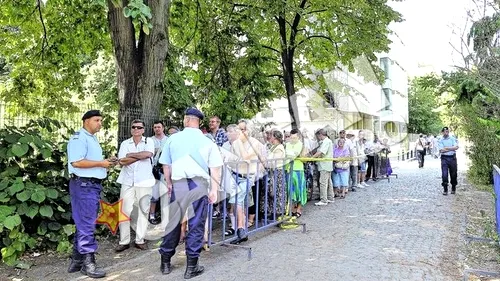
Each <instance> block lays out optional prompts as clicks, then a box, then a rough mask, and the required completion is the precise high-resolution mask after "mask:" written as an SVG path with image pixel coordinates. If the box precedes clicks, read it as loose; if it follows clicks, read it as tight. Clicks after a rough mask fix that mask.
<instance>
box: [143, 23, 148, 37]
mask: <svg viewBox="0 0 500 281" xmlns="http://www.w3.org/2000/svg"><path fill="white" fill-rule="evenodd" d="M142 31H144V33H145V34H146V35H149V26H148V25H147V24H144V25H143V26H142Z"/></svg>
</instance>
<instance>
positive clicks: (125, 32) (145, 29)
mask: <svg viewBox="0 0 500 281" xmlns="http://www.w3.org/2000/svg"><path fill="white" fill-rule="evenodd" d="M169 7H170V1H169V0H144V1H143V0H128V1H124V0H109V1H105V0H93V1H82V0H75V1H71V2H68V1H63V0H48V1H46V2H45V3H43V2H42V1H41V0H37V1H27V0H22V1H10V0H0V29H1V30H2V32H3V36H2V37H1V39H0V43H2V46H5V47H4V48H2V50H0V57H4V58H5V59H6V61H7V64H8V65H9V67H10V70H11V71H10V74H9V79H8V81H7V82H6V85H5V86H4V87H2V88H1V89H0V90H1V93H0V94H1V95H2V97H3V98H5V99H7V100H9V101H13V102H16V103H17V104H18V105H20V106H21V107H22V108H24V109H26V110H27V111H30V110H31V111H36V110H38V109H39V108H40V107H43V108H47V107H48V108H54V110H61V109H65V108H69V109H74V106H73V104H72V102H71V98H72V96H74V95H80V96H81V97H83V82H84V79H85V75H84V74H83V73H82V71H81V70H82V66H85V65H87V64H89V63H91V62H92V61H94V60H95V59H96V58H97V57H98V55H99V54H102V52H103V51H104V52H105V53H107V54H110V53H111V52H113V54H114V58H115V67H116V82H117V87H116V88H117V94H118V103H119V106H120V110H121V111H122V112H121V118H120V120H119V123H120V126H119V128H120V129H123V128H126V126H124V124H122V123H125V124H126V123H127V122H130V121H131V119H132V118H136V117H142V118H143V119H145V121H146V122H147V123H150V121H151V120H150V119H152V117H153V116H158V114H159V112H160V105H161V103H162V99H163V86H164V84H163V81H164V76H165V73H164V71H165V58H166V55H167V47H168V18H169ZM54 100H55V101H57V102H54ZM130 108H133V109H137V110H136V111H128V110H127V109H130ZM132 112H136V113H137V114H135V115H134V114H133V115H134V116H128V115H131V113H132ZM127 132H128V130H127ZM125 134H127V133H125V132H122V131H119V135H121V136H122V137H123V136H124V135H125Z"/></svg>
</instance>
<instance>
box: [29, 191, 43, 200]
mask: <svg viewBox="0 0 500 281" xmlns="http://www.w3.org/2000/svg"><path fill="white" fill-rule="evenodd" d="M31 200H33V201H35V202H37V203H42V202H43V201H44V200H45V193H44V192H43V190H38V191H36V192H35V193H33V194H31Z"/></svg>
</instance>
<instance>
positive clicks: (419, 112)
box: [408, 75, 443, 134]
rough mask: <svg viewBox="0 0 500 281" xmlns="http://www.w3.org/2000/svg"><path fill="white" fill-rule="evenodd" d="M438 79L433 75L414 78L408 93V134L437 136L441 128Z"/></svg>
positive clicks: (439, 80)
mask: <svg viewBox="0 0 500 281" xmlns="http://www.w3.org/2000/svg"><path fill="white" fill-rule="evenodd" d="M440 83H441V79H440V77H436V76H434V75H430V76H426V77H419V78H415V79H413V80H412V81H411V83H410V89H409V91H408V119H409V122H408V132H409V133H413V134H418V133H424V134H437V133H438V132H439V130H440V129H441V128H442V127H443V123H442V122H441V119H440V115H439V111H438V110H436V109H437V108H439V106H440V104H439V94H438V90H439V86H440Z"/></svg>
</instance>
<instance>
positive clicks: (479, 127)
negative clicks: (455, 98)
mask: <svg viewBox="0 0 500 281" xmlns="http://www.w3.org/2000/svg"><path fill="white" fill-rule="evenodd" d="M461 110H462V115H463V117H464V121H465V122H464V123H463V125H462V128H463V131H464V132H465V133H466V135H467V138H468V139H469V140H470V141H471V142H472V146H471V147H470V149H469V151H468V156H469V158H470V160H471V164H472V165H471V167H469V177H470V178H471V180H472V181H473V182H475V183H479V184H492V183H493V164H496V165H498V164H500V163H499V161H500V138H499V137H498V135H497V134H498V131H497V129H496V128H495V126H493V125H492V124H491V121H490V120H488V119H484V118H482V117H481V115H483V114H484V113H483V112H478V110H477V109H475V108H473V107H472V106H471V105H463V106H462V109H461Z"/></svg>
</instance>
